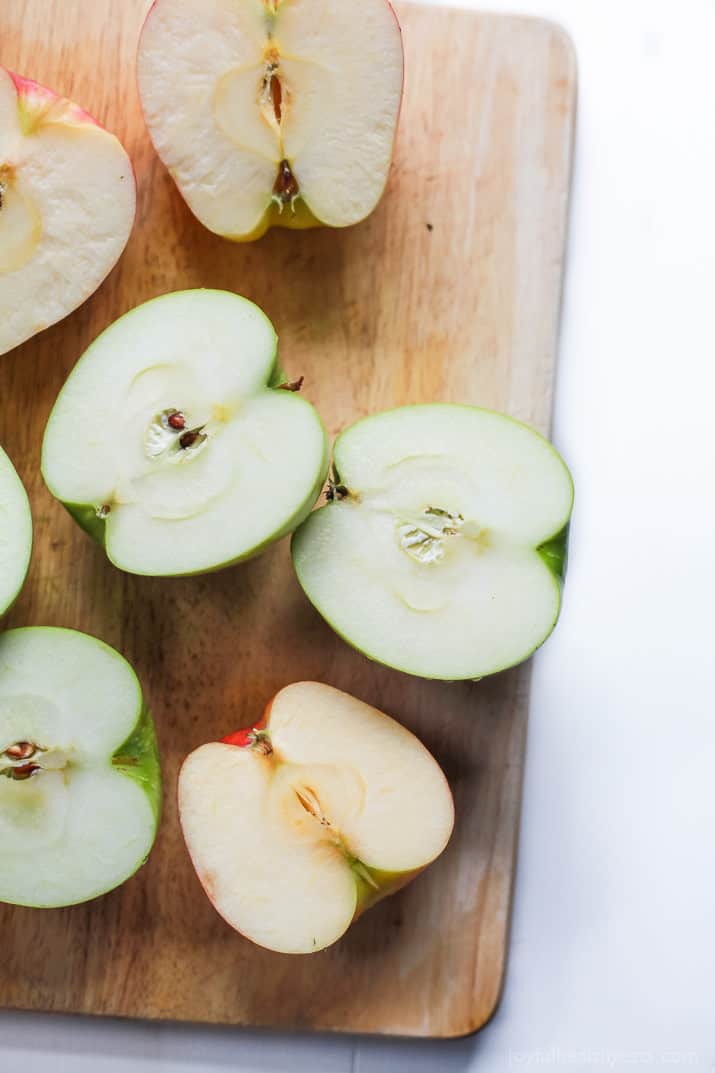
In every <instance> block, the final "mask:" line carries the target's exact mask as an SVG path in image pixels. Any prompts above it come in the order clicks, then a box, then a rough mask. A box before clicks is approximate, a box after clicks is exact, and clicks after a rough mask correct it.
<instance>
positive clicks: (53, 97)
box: [0, 0, 156, 218]
mask: <svg viewBox="0 0 715 1073" xmlns="http://www.w3.org/2000/svg"><path fill="white" fill-rule="evenodd" d="M154 2H155V3H156V0H154ZM152 6H153V5H152ZM0 66H1V65H0ZM2 70H3V71H5V73H6V74H8V75H9V76H10V78H11V79H12V81H13V83H14V85H15V89H16V90H17V97H18V101H24V100H26V99H29V98H33V97H35V98H37V100H38V102H40V103H41V104H42V105H45V104H46V105H48V106H49V107H51V106H52V105H53V104H54V103H55V101H63V102H64V103H65V105H66V107H67V110H68V114H69V115H70V116H71V118H72V119H73V120H74V122H75V123H88V124H89V125H90V126H93V127H99V129H100V130H106V129H107V128H106V127H104V126H103V125H102V124H101V123H100V122H99V120H98V119H95V118H94V116H91V115H90V114H89V112H85V110H84V108H80V106H79V105H78V104H75V102H74V101H71V100H69V98H67V97H62V96H61V94H59V93H55V91H54V90H53V89H49V88H48V87H47V86H42V85H40V83H39V82H35V81H34V79H32V78H25V76H24V75H19V74H16V73H15V72H14V71H10V70H9V69H8V68H7V67H2ZM108 133H110V134H111V131H108ZM112 137H116V135H112ZM129 164H130V166H131V169H132V181H133V184H134V190H135V192H136V186H137V174H136V170H135V168H134V162H133V160H132V159H131V157H130V158H129ZM134 200H135V208H134V214H135V218H136V196H135V199H134Z"/></svg>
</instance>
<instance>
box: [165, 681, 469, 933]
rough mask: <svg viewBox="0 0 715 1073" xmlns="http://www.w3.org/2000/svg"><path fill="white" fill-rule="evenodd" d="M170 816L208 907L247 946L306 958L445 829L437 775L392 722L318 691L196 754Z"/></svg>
mask: <svg viewBox="0 0 715 1073" xmlns="http://www.w3.org/2000/svg"><path fill="white" fill-rule="evenodd" d="M179 814H180V819H181V826H182V829H183V832H184V837H185V839H186V845H187V847H188V850H189V853H190V855H191V859H192V861H193V864H194V867H195V869H196V872H197V874H198V877H199V879H200V881H201V883H202V885H203V887H204V889H205V891H206V893H207V895H208V897H209V899H210V900H211V902H212V903H213V905H214V907H215V908H216V909H217V911H218V912H219V913H220V914H221V916H222V917H224V919H225V920H226V921H227V922H228V923H229V924H230V925H231V926H232V927H233V928H235V929H236V930H237V931H239V932H241V934H242V935H244V936H245V937H246V938H248V939H251V940H252V941H253V942H255V943H257V944H258V945H260V946H264V947H267V948H268V949H269V950H276V951H279V952H283V953H288V954H308V953H313V952H314V951H316V950H322V949H323V948H324V947H326V946H329V945H330V944H331V943H334V942H336V941H337V940H338V939H339V938H340V937H341V936H342V935H343V934H344V933H345V931H346V930H347V929H348V927H349V926H350V924H351V922H352V921H353V920H354V919H355V918H356V917H358V916H359V915H360V913H362V912H363V911H364V910H365V909H367V908H368V907H369V906H371V905H373V904H374V903H375V902H376V901H378V900H379V899H380V898H383V897H385V896H386V895H388V894H392V893H394V891H396V890H398V889H399V888H400V887H402V886H404V885H405V884H406V883H408V882H409V881H410V880H411V879H413V878H414V877H415V876H416V875H417V874H418V873H419V872H421V871H422V869H424V868H425V867H426V866H427V865H428V864H430V863H431V862H432V861H434V860H435V859H436V858H437V857H438V856H439V855H440V853H441V852H442V851H443V849H444V848H445V846H446V845H447V842H448V841H449V837H450V835H451V832H452V827H453V824H454V806H453V803H452V795H451V793H450V790H449V786H448V785H447V780H446V779H445V777H444V775H443V773H442V771H441V769H440V767H439V765H438V764H437V762H436V760H435V759H434V758H433V757H432V756H431V754H430V753H429V752H428V751H427V749H425V747H424V746H423V745H422V743H421V742H420V741H418V739H417V738H416V737H415V736H414V735H413V734H411V733H410V731H408V730H407V729H405V727H403V726H401V725H400V724H399V723H396V722H395V720H394V719H391V718H390V717H389V716H387V715H384V714H383V713H382V712H380V711H378V710H377V709H375V708H371V707H370V706H369V705H368V704H364V703H363V702H362V701H360V700H356V699H355V697H351V696H349V695H348V694H347V693H342V692H340V691H339V690H337V689H333V688H332V687H330V686H327V685H322V684H320V683H317V682H298V683H295V684H293V685H290V686H287V687H286V688H285V689H283V690H281V691H280V693H278V694H277V695H276V697H275V698H274V699H273V701H272V702H271V704H270V705H269V706H268V709H267V712H266V715H265V717H264V719H263V720H262V721H261V722H260V723H259V724H257V726H256V727H254V728H252V729H250V730H248V731H239V732H238V733H237V734H232V735H230V736H229V737H228V738H225V739H224V741H223V742H213V743H211V744H208V745H203V746H201V747H200V748H199V749H196V750H195V752H193V753H191V755H190V756H189V757H188V758H187V759H186V760H185V762H184V764H183V766H182V768H181V772H180V775H179Z"/></svg>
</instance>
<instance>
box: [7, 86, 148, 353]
mask: <svg viewBox="0 0 715 1073" xmlns="http://www.w3.org/2000/svg"><path fill="white" fill-rule="evenodd" d="M135 202H136V187H135V182H134V173H133V171H132V166H131V163H130V160H129V157H128V156H127V154H126V152H125V151H124V149H123V148H122V146H121V144H120V143H119V142H118V141H117V139H116V138H115V137H114V135H113V134H110V133H109V132H108V131H106V130H104V128H103V127H100V126H99V124H98V123H97V122H96V121H95V120H94V119H92V117H91V116H89V115H87V113H86V112H83V111H82V109H81V108H79V107H78V106H77V105H76V104H73V103H72V102H71V101H68V100H66V99H65V98H64V97H58V96H57V94H56V93H53V92H52V90H49V89H45V88H44V87H43V86H39V85H38V84H37V83H36V82H31V81H30V80H29V79H27V78H20V77H19V76H18V75H15V74H11V73H10V72H9V71H6V70H5V68H4V67H0V354H4V353H5V352H6V351H8V350H11V349H12V348H13V347H15V346H17V345H18V344H19V343H22V342H24V341H25V340H26V339H29V338H30V337H31V336H33V335H35V334H36V333H37V332H40V331H42V330H43V328H47V327H49V325H50V324H54V323H55V322H56V321H58V320H61V319H62V318H63V317H65V316H67V314H68V313H71V312H72V310H73V309H76V308H77V306H78V305H81V303H82V302H83V301H84V300H85V299H86V298H89V296H90V295H91V294H92V293H93V292H94V291H95V290H96V289H97V287H98V286H99V284H100V283H101V282H102V280H103V279H104V277H105V276H106V275H107V274H108V272H109V271H110V269H111V268H112V267H113V266H114V264H115V263H116V261H117V260H118V258H119V256H120V254H121V252H122V250H123V249H124V247H125V245H126V243H127V239H128V238H129V233H130V231H131V229H132V224H133V222H134V210H135Z"/></svg>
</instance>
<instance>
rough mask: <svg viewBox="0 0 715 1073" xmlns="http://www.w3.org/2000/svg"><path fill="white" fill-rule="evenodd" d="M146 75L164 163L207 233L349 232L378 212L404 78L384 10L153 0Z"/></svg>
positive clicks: (381, 0) (340, 0)
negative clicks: (275, 228) (319, 228)
mask: <svg viewBox="0 0 715 1073" xmlns="http://www.w3.org/2000/svg"><path fill="white" fill-rule="evenodd" d="M137 71H138V80H139V91H140V95H141V100H142V106H143V108H144V114H145V116H146V121H147V125H148V127H149V131H150V133H151V136H152V139H153V141H154V145H155V146H156V149H157V152H158V153H159V156H160V157H161V158H162V160H163V161H164V163H165V164H166V165H167V167H168V168H169V171H170V172H171V174H172V176H173V177H174V179H175V181H176V183H177V185H178V187H179V189H180V191H181V193H182V194H183V196H184V198H185V199H186V201H187V202H188V205H189V207H190V208H191V210H192V212H193V213H194V214H195V215H196V216H197V217H198V218H199V220H201V222H202V223H203V224H204V225H205V226H206V227H208V228H209V229H210V230H211V231H214V232H216V233H217V234H219V235H224V236H226V237H227V238H233V239H248V238H256V237H258V236H259V235H260V234H262V233H263V232H264V231H265V230H266V228H267V227H269V226H270V225H271V224H279V225H281V226H286V227H306V226H311V225H315V224H316V223H324V224H328V225H330V226H333V227H346V226H348V225H350V224H354V223H357V222H358V221H359V220H362V219H364V217H366V216H367V215H368V214H369V213H370V212H371V211H372V210H373V209H374V207H375V205H376V204H377V202H378V201H379V199H380V197H381V195H382V192H383V190H384V187H385V183H386V181H387V176H388V171H389V167H390V161H391V158H392V151H393V142H394V137H395V129H396V125H397V118H398V114H399V108H400V101H401V97H402V80H403V57H402V40H401V34H400V29H399V24H398V22H397V19H396V18H395V15H394V12H393V11H392V9H391V7H390V6H389V4H388V3H386V0H360V3H355V2H352V0H350V2H349V0H332V2H330V3H328V2H326V0H270V2H268V0H156V3H155V4H154V6H153V7H152V9H151V10H150V12H149V15H148V17H147V20H146V23H145V25H144V29H143V31H142V36H141V40H140V45H139V53H138V57H137Z"/></svg>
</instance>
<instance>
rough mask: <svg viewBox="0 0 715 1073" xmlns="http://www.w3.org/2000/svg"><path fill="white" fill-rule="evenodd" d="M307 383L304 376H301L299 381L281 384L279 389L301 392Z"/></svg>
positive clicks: (288, 381)
mask: <svg viewBox="0 0 715 1073" xmlns="http://www.w3.org/2000/svg"><path fill="white" fill-rule="evenodd" d="M304 382H305V377H304V376H299V377H298V379H297V380H286V382H285V384H279V385H278V387H279V389H280V390H281V391H300V389H301V388H302V386H303V383H304Z"/></svg>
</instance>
